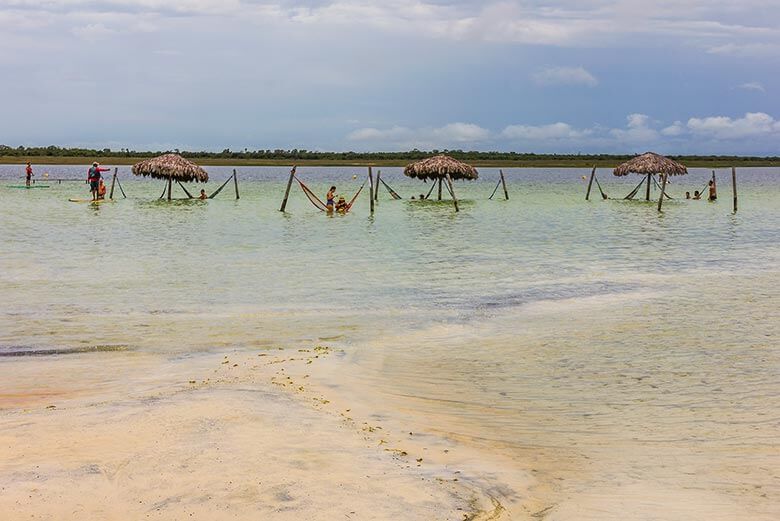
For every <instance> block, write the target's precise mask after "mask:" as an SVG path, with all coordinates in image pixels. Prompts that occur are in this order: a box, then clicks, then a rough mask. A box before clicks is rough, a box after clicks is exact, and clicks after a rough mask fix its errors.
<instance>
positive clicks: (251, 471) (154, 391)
mask: <svg viewBox="0 0 780 521" xmlns="http://www.w3.org/2000/svg"><path fill="white" fill-rule="evenodd" d="M336 352H337V350H334V349H332V348H330V347H322V346H318V347H314V348H311V349H294V348H286V349H281V348H280V349H278V350H265V351H259V352H258V351H257V350H231V351H227V352H224V351H223V352H216V351H215V352H210V353H207V354H202V353H201V354H197V355H191V356H187V355H185V356H184V357H183V359H179V360H176V357H174V359H172V360H168V361H163V360H160V359H159V356H149V355H146V354H141V353H138V352H127V353H121V354H119V355H118V356H115V355H112V354H106V353H100V354H73V355H65V356H60V357H56V359H52V361H51V363H53V364H57V367H56V369H57V371H51V364H46V362H44V363H43V364H41V362H42V361H41V360H40V358H33V357H30V358H27V357H19V358H16V359H14V360H10V361H9V360H4V361H0V363H7V364H8V363H13V364H14V365H15V367H16V368H17V369H19V371H15V372H16V373H19V374H18V376H17V377H18V378H19V379H20V381H23V379H24V378H25V377H28V378H29V377H31V376H33V375H35V373H36V372H45V371H49V372H50V373H53V372H56V373H57V375H58V376H55V377H54V378H59V377H62V378H66V379H72V378H73V377H72V375H70V376H60V375H63V374H69V373H72V372H74V371H75V372H79V371H88V370H89V369H88V367H91V366H92V365H93V364H94V363H95V362H98V360H97V357H103V358H104V360H102V361H99V362H104V363H101V364H100V365H101V366H104V369H105V370H106V373H107V374H108V375H109V376H104V377H105V378H109V379H110V378H116V379H120V380H123V381H124V380H125V379H127V380H129V381H128V383H127V384H126V388H127V389H126V391H127V392H126V393H124V392H122V390H120V389H117V388H116V385H105V384H101V383H100V382H97V381H95V382H90V381H89V377H86V378H85V380H82V379H81V378H76V379H75V381H72V384H71V385H70V386H68V385H67V384H64V383H63V384H58V383H57V382H47V384H46V387H51V388H50V389H48V390H47V391H46V392H40V391H39V392H33V389H37V388H39V387H41V385H40V384H39V385H36V384H35V383H28V384H27V385H26V386H25V385H20V384H17V385H14V383H13V382H12V383H11V385H10V386H8V387H10V388H16V389H17V390H18V391H19V392H17V393H15V394H8V393H6V394H1V393H0V425H2V432H3V435H2V436H0V439H1V440H2V441H4V442H5V443H2V444H0V461H3V464H2V465H0V490H2V492H0V508H2V510H3V511H5V512H7V515H8V517H7V518H8V519H21V518H22V517H24V518H28V517H29V516H30V515H32V514H34V515H35V517H37V518H39V519H40V518H43V519H63V518H66V517H69V516H73V515H78V516H86V517H97V518H101V519H117V520H119V519H127V518H138V517H140V516H142V515H146V516H147V517H154V518H163V519H169V518H179V517H190V518H192V519H204V520H219V519H227V518H235V517H236V516H238V517H239V518H244V517H251V516H253V515H254V516H256V515H262V514H265V515H273V516H274V519H304V518H305V519H323V520H325V519H341V518H344V519H365V518H366V517H367V516H368V517H372V518H379V519H397V518H404V519H419V520H421V521H422V520H427V519H447V520H453V521H463V520H466V521H469V520H471V521H479V520H488V519H491V520H498V519H505V518H506V517H505V516H504V514H505V513H506V507H505V505H504V504H502V500H501V498H497V497H496V495H495V494H494V493H491V492H490V491H489V489H490V487H491V486H492V485H494V484H492V483H490V482H489V480H488V478H486V477H485V476H484V475H480V473H479V471H478V470H477V469H476V468H473V467H470V465H469V464H468V461H467V459H463V458H461V459H460V460H459V459H458V458H456V457H455V455H456V454H457V453H458V452H459V451H460V450H461V449H463V450H464V451H465V450H466V449H465V448H462V447H456V444H455V443H454V442H453V441H451V440H446V439H441V438H437V437H435V436H434V435H431V434H425V435H421V434H418V435H417V436H416V437H417V438H421V439H422V441H419V440H416V439H412V438H414V437H413V436H409V439H406V440H404V439H402V437H401V436H400V434H399V432H397V431H399V430H403V429H401V428H400V426H394V427H389V424H388V423H387V422H385V421H383V419H381V418H371V417H359V416H357V415H356V414H355V413H351V411H350V407H349V406H348V404H344V403H340V402H338V401H334V402H331V401H330V399H329V398H331V396H329V395H328V394H323V389H320V388H318V387H317V386H316V385H310V384H309V382H310V380H309V377H310V376H311V375H312V374H315V373H316V371H317V370H318V369H317V366H318V365H320V363H321V362H324V360H323V359H326V358H335V357H333V356H332V355H333V354H334V353H336ZM107 357H110V358H107ZM83 364H86V367H85V366H84V365H83ZM43 365H49V367H48V368H44V367H43ZM62 366H65V367H62ZM150 372H153V373H154V374H153V376H150V375H149V374H148V373H150ZM85 387H89V388H85ZM25 388H27V389H25ZM325 392H327V390H325ZM434 446H436V447H439V448H441V447H446V448H444V449H442V452H441V455H442V456H444V457H434V456H433V455H432V453H433V451H434V450H435V449H434ZM429 449H430V451H429ZM460 463H464V464H463V465H461V464H460ZM336 484H337V485H338V486H335V485H336ZM361 513H362V515H361Z"/></svg>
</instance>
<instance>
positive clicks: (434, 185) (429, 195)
mask: <svg viewBox="0 0 780 521" xmlns="http://www.w3.org/2000/svg"><path fill="white" fill-rule="evenodd" d="M434 188H436V181H434V182H433V183H431V189H430V190H428V195H426V196H425V198H426V199H429V198H430V197H431V194H432V193H433V189H434Z"/></svg>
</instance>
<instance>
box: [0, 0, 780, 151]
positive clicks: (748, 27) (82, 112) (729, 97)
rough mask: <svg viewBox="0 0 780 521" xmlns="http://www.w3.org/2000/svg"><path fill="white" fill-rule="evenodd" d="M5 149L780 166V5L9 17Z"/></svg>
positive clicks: (361, 6) (514, 4)
mask: <svg viewBox="0 0 780 521" xmlns="http://www.w3.org/2000/svg"><path fill="white" fill-rule="evenodd" d="M0 41H2V45H0V71H2V75H0V78H2V80H1V81H0V107H2V111H1V112H0V144H6V145H10V146H19V145H26V146H44V145H51V144H54V145H60V146H88V147H95V148H104V147H109V148H112V149H120V148H131V149H136V150H161V149H174V148H180V149H187V150H211V151H214V150H222V149H225V148H230V149H232V150H242V149H244V148H249V149H250V150H254V149H276V148H284V149H291V148H298V149H307V150H328V151H345V150H355V151H396V150H410V149H413V148H417V149H421V150H430V149H434V148H437V149H463V150H500V151H517V152H538V153H556V152H557V153H640V152H644V151H647V150H653V151H657V152H660V153H666V154H739V155H780V147H779V146H778V144H780V95H778V94H780V1H778V0H771V1H770V0H739V1H734V0H729V1H725V0H547V1H539V0H499V1H493V0H484V1H472V0H384V1H374V0H335V1H330V0H268V1H266V0H0Z"/></svg>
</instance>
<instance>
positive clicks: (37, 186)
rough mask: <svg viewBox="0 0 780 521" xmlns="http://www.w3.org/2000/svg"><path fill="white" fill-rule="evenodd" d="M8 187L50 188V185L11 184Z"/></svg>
mask: <svg viewBox="0 0 780 521" xmlns="http://www.w3.org/2000/svg"><path fill="white" fill-rule="evenodd" d="M8 188H51V187H50V186H49V185H30V186H24V185H11V186H9V187H8Z"/></svg>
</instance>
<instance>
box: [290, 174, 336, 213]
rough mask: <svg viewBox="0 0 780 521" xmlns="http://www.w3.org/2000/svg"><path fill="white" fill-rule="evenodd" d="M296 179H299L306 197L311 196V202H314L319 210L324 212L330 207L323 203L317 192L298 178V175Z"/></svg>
mask: <svg viewBox="0 0 780 521" xmlns="http://www.w3.org/2000/svg"><path fill="white" fill-rule="evenodd" d="M295 180H296V181H298V184H299V185H301V190H303V193H304V194H306V197H308V198H309V201H310V202H311V204H313V205H314V206H315V207H316V208H317V209H318V210H319V211H321V212H324V211H325V210H327V209H328V205H326V204H325V203H323V202H322V201H321V200H320V198H319V197H317V194H315V193H314V192H312V191H311V190H310V189H309V187H308V186H306V185H305V184H303V181H301V180H300V179H298V177H297V176H296V177H295Z"/></svg>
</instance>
